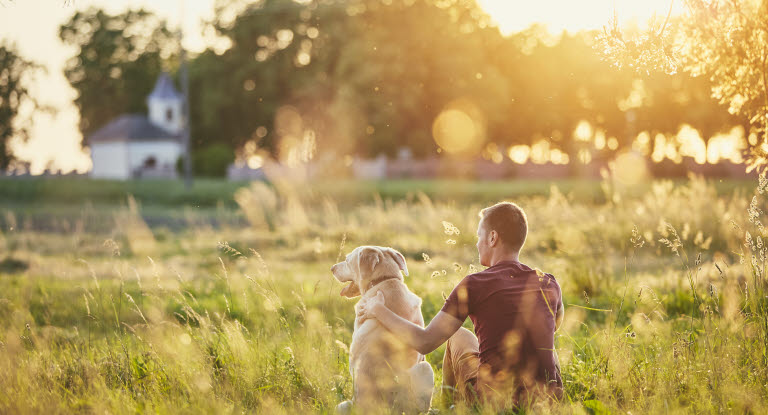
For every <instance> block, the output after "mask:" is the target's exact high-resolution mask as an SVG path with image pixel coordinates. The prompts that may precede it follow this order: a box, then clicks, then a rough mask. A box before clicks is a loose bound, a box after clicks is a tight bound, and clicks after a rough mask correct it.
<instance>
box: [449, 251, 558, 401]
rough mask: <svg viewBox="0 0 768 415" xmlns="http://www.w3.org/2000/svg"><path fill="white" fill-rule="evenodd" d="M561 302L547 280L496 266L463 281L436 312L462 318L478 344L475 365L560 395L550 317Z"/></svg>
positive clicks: (522, 268) (520, 267) (514, 265)
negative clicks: (473, 331) (534, 382)
mask: <svg viewBox="0 0 768 415" xmlns="http://www.w3.org/2000/svg"><path fill="white" fill-rule="evenodd" d="M561 302H562V296H561V292H560V285H559V284H558V283H557V281H556V280H555V277H554V276H552V275H551V274H546V273H537V272H536V271H535V270H533V269H531V268H530V267H528V266H527V265H524V264H522V263H520V262H517V261H502V262H499V263H497V264H496V265H494V266H492V267H489V268H488V269H486V270H485V271H481V272H477V273H475V274H470V275H467V276H466V277H465V278H464V279H463V280H461V282H459V284H458V285H457V286H456V288H454V289H453V291H452V292H451V294H450V295H449V296H448V299H447V300H446V301H445V305H444V306H443V308H442V311H443V312H446V313H448V314H450V315H452V316H454V317H456V318H457V319H459V320H461V321H464V320H465V319H466V318H467V316H469V318H470V319H471V320H472V323H473V324H474V325H475V335H476V336H477V339H478V341H479V342H480V364H481V366H482V365H484V364H485V365H488V366H489V367H490V370H491V373H492V374H497V373H498V372H500V371H507V373H509V374H511V375H512V376H514V377H515V378H517V379H520V380H521V382H518V384H520V383H522V384H526V383H529V382H525V380H529V381H531V380H535V381H536V382H537V383H540V384H546V385H547V386H548V387H549V388H550V389H551V390H552V392H554V393H556V394H558V395H559V394H560V393H561V391H562V387H563V382H562V379H561V377H560V370H559V365H557V363H556V360H557V358H556V355H555V353H554V348H555V315H556V313H557V310H558V308H559V307H560V305H561Z"/></svg>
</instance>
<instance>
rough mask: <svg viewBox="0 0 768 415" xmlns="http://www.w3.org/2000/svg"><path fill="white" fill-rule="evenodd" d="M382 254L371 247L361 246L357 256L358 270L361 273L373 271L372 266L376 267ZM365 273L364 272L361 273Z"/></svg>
mask: <svg viewBox="0 0 768 415" xmlns="http://www.w3.org/2000/svg"><path fill="white" fill-rule="evenodd" d="M381 259H382V254H381V252H379V250H378V249H376V248H372V247H366V248H363V249H362V250H361V251H360V256H359V257H358V260H359V261H360V262H359V264H358V265H359V267H360V272H361V273H363V272H365V273H371V272H373V270H374V268H376V265H378V263H379V262H381ZM363 275H365V274H363Z"/></svg>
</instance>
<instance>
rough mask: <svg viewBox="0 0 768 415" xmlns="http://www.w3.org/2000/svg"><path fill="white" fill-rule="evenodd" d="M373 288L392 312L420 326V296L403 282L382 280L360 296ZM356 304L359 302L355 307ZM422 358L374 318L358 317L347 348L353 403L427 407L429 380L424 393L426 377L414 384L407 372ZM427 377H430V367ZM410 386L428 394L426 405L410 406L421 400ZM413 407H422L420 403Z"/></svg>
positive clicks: (422, 370) (419, 373) (419, 372)
mask: <svg viewBox="0 0 768 415" xmlns="http://www.w3.org/2000/svg"><path fill="white" fill-rule="evenodd" d="M377 291H381V292H382V293H383V294H384V298H385V302H386V304H387V307H388V308H389V309H390V310H392V312H394V313H395V314H397V315H399V316H400V317H402V318H404V319H406V320H408V321H411V322H413V323H414V324H418V325H420V326H422V327H423V326H424V319H423V317H422V314H421V299H420V298H419V297H418V296H417V295H416V294H414V293H412V292H411V291H410V290H409V289H408V287H407V286H406V285H405V283H404V282H403V281H401V280H389V281H385V282H382V283H380V284H378V285H377V286H376V289H372V290H370V291H369V292H368V293H366V295H365V296H364V298H365V297H369V296H374V295H376V292H377ZM359 307H360V303H358V305H356V306H355V309H356V310H357V309H358V308H359ZM422 360H423V357H422V356H421V355H420V354H419V352H417V351H416V350H414V349H413V348H411V347H410V346H408V345H406V344H405V343H404V342H402V341H401V340H400V339H399V338H398V336H397V334H396V333H392V332H390V331H388V330H387V329H386V328H384V327H383V326H382V325H381V324H380V323H379V322H378V321H376V320H366V321H364V322H363V323H362V324H359V320H356V321H355V331H354V333H353V334H352V344H351V347H350V371H351V372H352V376H353V379H354V384H355V400H356V405H361V406H366V405H373V404H376V403H377V402H387V403H389V404H393V405H394V407H395V408H398V409H401V410H406V411H407V410H409V409H411V410H426V409H428V408H429V401H430V400H431V392H432V391H431V389H432V383H431V382H430V385H429V390H428V392H425V391H424V390H423V389H424V386H423V384H424V383H426V380H425V379H419V381H417V382H416V383H417V385H414V382H413V381H412V377H413V376H414V374H413V373H411V372H413V371H412V370H411V369H412V368H414V366H415V365H417V364H418V363H419V362H420V361H422ZM427 365H428V364H427ZM409 371H411V372H409ZM425 371H426V368H420V370H417V371H416V372H415V374H416V376H418V377H419V378H426V377H427V374H426V373H425ZM429 377H430V378H431V377H432V370H431V367H430V368H429ZM414 387H416V388H417V389H420V394H421V395H424V394H425V393H428V394H429V397H428V399H426V400H427V402H426V408H413V406H414V403H416V401H422V402H423V401H424V400H425V399H424V398H423V397H421V399H414V398H415V397H414V396H413V395H414V393H413V392H414V391H413V389H414ZM417 406H423V403H421V404H418V405H417Z"/></svg>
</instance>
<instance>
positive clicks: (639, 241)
mask: <svg viewBox="0 0 768 415" xmlns="http://www.w3.org/2000/svg"><path fill="white" fill-rule="evenodd" d="M629 241H630V242H632V245H633V246H634V247H635V248H641V247H642V246H643V245H645V240H643V236H642V235H640V231H639V230H638V229H637V225H635V226H633V227H632V237H631V238H629Z"/></svg>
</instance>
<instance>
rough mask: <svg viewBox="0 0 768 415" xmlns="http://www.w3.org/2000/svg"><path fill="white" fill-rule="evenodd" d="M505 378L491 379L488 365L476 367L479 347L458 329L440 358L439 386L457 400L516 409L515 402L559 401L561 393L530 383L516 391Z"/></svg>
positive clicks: (510, 378)
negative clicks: (440, 382)
mask: <svg viewBox="0 0 768 415" xmlns="http://www.w3.org/2000/svg"><path fill="white" fill-rule="evenodd" d="M559 369H560V367H559V364H558V371H559ZM509 375H511V374H509V373H504V372H500V373H497V374H496V375H492V374H491V371H490V367H489V366H488V365H482V366H481V365H480V343H479V342H478V340H477V337H475V335H474V334H473V333H472V332H471V331H469V330H467V329H465V328H463V327H462V328H460V329H459V330H458V331H457V332H456V333H455V334H454V335H453V336H451V338H450V339H448V343H447V344H446V347H445V356H444V357H443V386H448V387H450V388H455V390H456V393H457V395H458V396H457V397H458V398H459V399H462V400H464V401H466V402H468V403H475V402H477V401H478V400H482V401H484V402H485V403H489V404H495V405H502V406H503V405H505V404H509V401H510V399H511V400H512V403H513V405H517V404H518V402H520V403H522V402H528V403H532V402H533V401H534V400H536V399H538V398H541V397H548V398H555V399H560V398H561V397H562V389H557V390H554V389H553V390H549V389H547V388H545V387H544V386H543V385H536V384H535V383H534V382H531V381H529V382H527V383H525V384H526V385H528V387H524V386H523V387H520V386H518V384H517V383H514V382H512V381H513V380H514V379H513V377H514V376H509ZM478 378H479V381H478ZM553 392H554V393H553Z"/></svg>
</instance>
